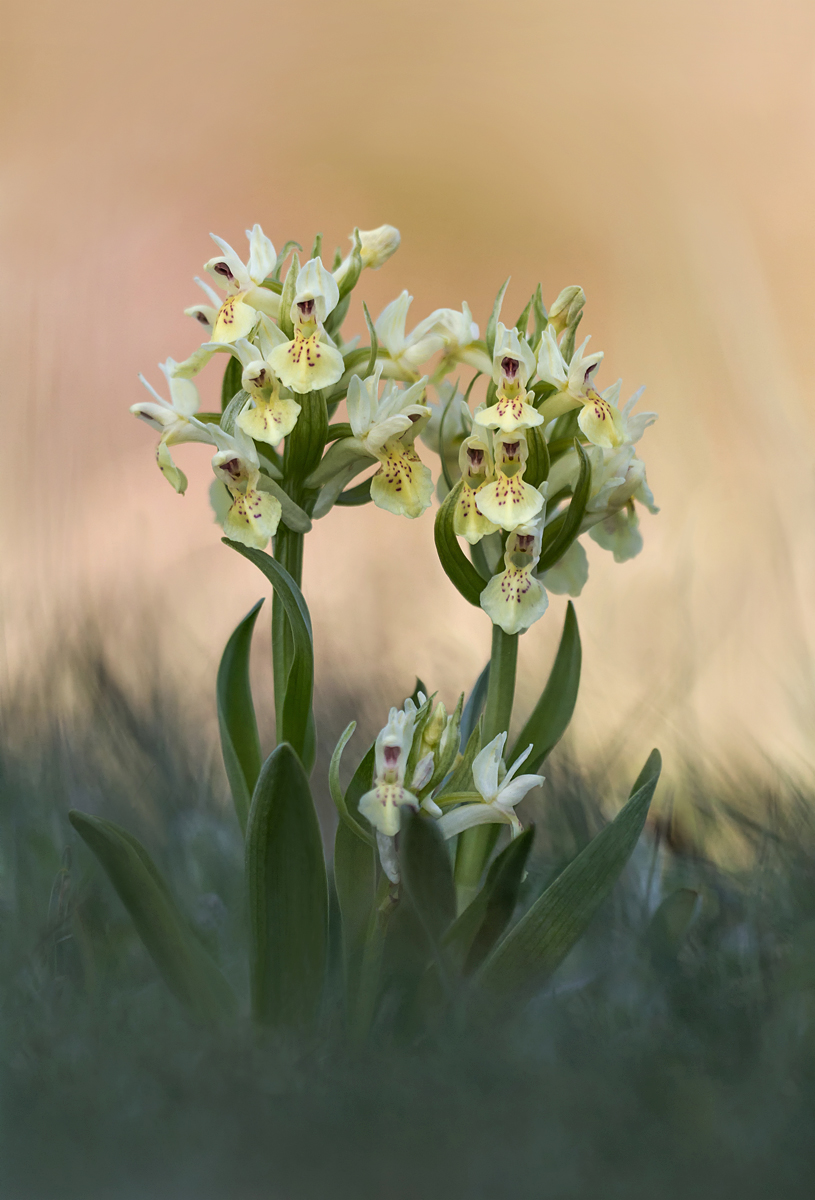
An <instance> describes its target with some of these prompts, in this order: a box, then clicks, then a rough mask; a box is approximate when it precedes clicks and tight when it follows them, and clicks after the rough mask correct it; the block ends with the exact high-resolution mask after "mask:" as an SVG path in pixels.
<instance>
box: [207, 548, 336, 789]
mask: <svg viewBox="0 0 815 1200" xmlns="http://www.w3.org/2000/svg"><path fill="white" fill-rule="evenodd" d="M222 541H223V542H224V544H225V545H227V546H230V547H231V548H232V549H233V550H236V551H237V552H238V554H242V555H243V557H244V558H248V559H249V561H250V562H252V563H254V564H255V566H256V567H258V568H259V569H260V570H261V571H262V572H263V574H264V575H265V576H266V578H267V579H268V580H269V582H270V583H271V585H272V587H273V588H274V590H275V595H276V596H277V597H278V598H279V599H280V602H281V603H282V605H283V608H284V611H285V613H286V618H287V620H288V624H289V629H290V631H291V636H292V641H293V654H292V663H291V669H290V670H289V674H288V679H287V681H286V690H285V697H284V700H283V716H282V721H281V726H280V728H281V735H282V740H283V741H285V742H289V743H290V744H291V745H292V746H293V747H294V751H295V753H296V754H298V755H299V756H300V759H301V761H302V762H303V763H304V764H305V765H307V767H308V768H309V769H310V768H311V766H312V765H313V761H314V760H313V740H314V729H313V725H312V724H311V697H312V693H313V691H314V647H313V645H312V640H311V618H310V617H309V613H308V609H307V608H306V602H305V600H304V599H303V593H302V592H301V591H300V589H299V587H298V586H297V584H296V583H295V582H294V580H293V579H292V577H291V575H290V574H289V573H288V571H287V570H286V569H285V568H284V567H282V566H281V565H280V563H279V562H277V561H276V560H275V559H274V558H272V556H271V555H270V554H267V553H266V552H265V551H264V550H255V549H254V548H253V547H251V546H243V545H240V543H238V542H231V541H230V540H229V538H222Z"/></svg>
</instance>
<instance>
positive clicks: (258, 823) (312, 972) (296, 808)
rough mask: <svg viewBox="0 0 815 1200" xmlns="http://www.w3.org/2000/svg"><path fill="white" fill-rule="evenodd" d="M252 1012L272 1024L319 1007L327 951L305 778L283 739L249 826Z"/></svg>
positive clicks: (320, 872)
mask: <svg viewBox="0 0 815 1200" xmlns="http://www.w3.org/2000/svg"><path fill="white" fill-rule="evenodd" d="M246 884H247V894H248V902H249V929H250V939H251V979H252V1012H253V1015H254V1017H255V1019H256V1020H258V1021H261V1022H264V1023H267V1024H273V1025H295V1026H304V1025H308V1024H310V1023H311V1022H312V1021H313V1020H314V1018H315V1017H316V1015H317V1011H318V1009H319V1006H320V1001H321V999H322V995H323V987H324V985H325V972H326V961H327V952H328V884H327V880H326V871H325V861H324V859H323V843H322V839H321V837H320V826H319V824H318V821H317V814H316V813H315V811H314V803H313V801H312V798H311V792H310V791H309V786H308V780H307V778H306V774H305V771H304V770H303V767H302V764H301V762H300V760H299V758H298V757H297V755H296V754H295V752H294V750H293V748H292V747H291V746H290V745H288V743H286V742H282V743H281V745H279V746H278V747H277V748H276V749H275V750H273V751H272V753H271V754H270V755H269V757H268V758H267V760H266V762H265V763H264V765H263V770H262V771H261V773H260V778H259V779H258V782H257V787H256V788H255V793H254V796H253V797H252V807H251V809H250V810H249V823H248V826H247V829H246Z"/></svg>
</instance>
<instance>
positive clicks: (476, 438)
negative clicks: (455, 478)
mask: <svg viewBox="0 0 815 1200" xmlns="http://www.w3.org/2000/svg"><path fill="white" fill-rule="evenodd" d="M458 466H459V471H460V472H461V478H462V479H463V481H464V482H463V484H462V488H461V491H460V492H459V494H458V501H457V502H456V507H455V511H454V512H453V530H454V532H455V533H456V535H457V536H458V537H463V538H465V539H466V541H468V542H469V543H470V545H471V546H474V545H475V544H476V542H480V541H481V539H482V538H483V537H486V536H487V535H488V534H490V533H497V531H498V526H497V525H496V524H494V522H492V521H490V520H489V518H488V517H485V516H484V514H483V513H482V512H481V511H480V510H479V508H478V505H477V503H476V501H477V497H478V494H479V492H480V491H481V489H482V488H484V487H486V486H487V484H489V483H492V482H493V481H494V479H495V468H494V464H493V459H492V450H491V448H490V444H489V434H487V433H482V432H481V430H479V429H476V432H475V433H472V434H470V436H469V437H468V438H465V439H464V441H463V442H462V444H461V447H460V449H459V457H458Z"/></svg>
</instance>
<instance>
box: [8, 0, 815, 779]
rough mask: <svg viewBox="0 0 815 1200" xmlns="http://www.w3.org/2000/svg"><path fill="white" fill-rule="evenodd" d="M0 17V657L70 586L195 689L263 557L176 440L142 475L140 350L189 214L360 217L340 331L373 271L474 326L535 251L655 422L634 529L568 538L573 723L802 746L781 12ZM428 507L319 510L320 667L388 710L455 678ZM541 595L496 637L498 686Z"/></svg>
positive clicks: (791, 97)
mask: <svg viewBox="0 0 815 1200" xmlns="http://www.w3.org/2000/svg"><path fill="white" fill-rule="evenodd" d="M3 27H4V36H3V39H2V45H0V56H1V58H2V61H1V62H0V94H1V95H2V126H1V129H2V132H1V133H0V139H1V140H0V147H1V149H0V162H2V191H1V192H0V206H1V211H2V220H1V224H2V228H1V229H0V238H1V239H2V250H1V251H0V276H2V293H0V294H2V297H3V320H2V323H0V355H1V356H2V357H1V363H0V380H1V381H2V382H1V383H0V405H1V406H2V408H1V411H2V420H3V438H2V446H3V470H2V472H0V489H1V494H0V499H1V500H2V509H1V510H0V511H2V513H3V520H2V524H0V555H2V558H1V559H0V562H1V563H2V569H1V571H0V589H1V590H0V599H1V600H2V623H1V624H0V635H2V654H3V659H2V678H3V681H4V684H6V685H8V686H12V685H13V682H14V680H15V679H16V678H17V677H18V676H19V674H20V673H21V672H23V673H26V672H32V671H35V670H43V669H44V670H46V671H47V669H48V662H49V656H50V655H52V654H53V653H54V648H55V646H57V645H58V644H59V643H60V642H61V641H64V640H65V639H67V638H69V637H70V636H71V635H72V630H74V629H75V628H76V627H77V625H78V623H80V622H81V621H82V620H84V619H85V618H86V616H87V614H90V616H91V619H92V620H93V621H94V622H95V623H96V625H97V626H98V628H99V629H100V630H101V631H102V633H103V635H104V636H106V637H107V638H108V639H109V640H111V641H112V643H113V644H114V645H115V646H117V647H118V652H119V654H120V657H121V660H122V661H123V662H127V661H132V662H133V663H134V666H135V667H137V666H138V661H139V656H138V654H137V650H138V647H139V646H143V643H144V638H145V637H146V636H147V637H149V638H151V639H152V641H153V645H154V646H157V647H158V648H159V649H160V650H161V651H162V652H163V653H166V655H167V656H168V658H169V659H170V660H171V661H172V663H173V664H174V666H175V668H177V669H178V671H179V672H180V673H183V675H184V677H185V678H186V679H187V680H188V681H189V685H190V689H191V693H193V694H195V695H196V696H198V695H209V694H211V690H212V686H213V681H214V671H215V666H216V663H217V657H218V654H219V653H220V649H221V646H222V644H223V641H224V639H225V637H226V636H227V634H228V632H229V630H230V629H231V628H232V626H233V625H234V624H235V622H236V621H237V620H238V619H239V618H240V616H241V615H242V614H243V613H244V612H245V611H246V610H247V609H248V607H249V606H250V604H251V603H253V602H254V600H255V599H256V598H257V597H258V596H259V595H260V594H262V592H263V586H262V584H261V583H260V581H259V577H258V576H257V574H256V573H255V572H254V571H253V568H252V567H251V566H250V565H249V564H247V563H245V562H243V561H241V560H238V559H237V557H236V556H235V555H233V554H231V553H230V552H229V551H228V550H227V549H226V548H224V547H223V546H221V544H220V542H219V539H218V536H217V530H216V528H215V527H214V526H213V524H212V517H211V514H210V511H209V507H208V502H207V494H206V484H207V482H208V478H209V465H208V456H207V455H206V452H205V451H203V450H201V449H200V448H196V447H185V448H182V449H181V450H180V451H179V454H178V459H179V461H180V463H181V465H182V466H183V467H184V469H185V470H186V471H187V472H188V474H189V475H190V479H191V483H190V488H189V492H188V494H187V496H186V497H185V498H184V499H181V498H179V497H177V496H176V495H175V494H174V493H173V492H172V491H171V490H170V488H169V487H168V486H167V484H166V483H165V482H164V480H163V479H162V478H161V476H160V474H159V473H158V471H157V470H156V468H155V465H154V463H153V446H154V441H155V438H154V435H153V434H152V433H151V431H150V430H148V429H147V428H146V427H145V426H144V425H142V424H139V423H137V422H136V421H135V420H134V419H133V418H132V417H131V416H130V415H129V413H128V407H129V405H130V404H132V403H133V402H134V401H136V400H138V399H142V398H143V392H142V389H141V386H140V384H139V383H138V381H137V379H136V375H137V372H139V371H144V372H145V373H146V374H147V375H148V377H149V378H151V380H152V381H153V382H154V383H156V384H158V383H159V382H160V379H161V377H160V374H159V372H158V370H157V368H156V365H155V364H156V363H157V362H158V361H159V360H163V359H164V358H165V357H166V356H167V355H168V354H172V355H173V356H174V357H176V358H179V359H180V358H182V357H184V356H185V355H186V354H187V353H188V352H189V351H190V350H191V349H192V348H193V347H194V346H195V345H196V344H197V342H198V341H199V340H200V339H199V338H198V328H197V326H195V325H194V324H193V323H192V322H191V321H190V320H189V318H186V317H184V316H183V313H182V309H183V308H184V307H185V306H186V305H189V304H191V303H193V302H195V300H197V299H198V298H199V296H198V292H197V289H196V288H195V286H194V285H193V283H192V276H193V275H194V274H195V273H198V272H200V269H201V265H202V263H203V262H204V261H205V260H206V259H207V258H208V257H210V254H211V243H210V241H209V238H208V233H209V231H210V230H213V231H215V232H217V233H219V234H220V235H221V236H223V237H225V238H226V239H227V240H229V241H230V242H232V243H233V244H235V246H236V247H238V248H241V247H242V246H243V245H244V244H245V243H244V241H243V230H244V229H245V228H246V227H247V226H250V225H251V224H252V223H253V222H255V221H260V223H261V224H262V225H263V227H264V230H265V231H266V232H267V233H268V234H269V235H270V236H271V237H272V239H273V240H274V241H275V243H276V244H277V245H278V246H279V245H281V244H282V243H283V241H285V240H286V239H287V238H289V237H292V238H296V239H298V240H299V241H301V242H302V243H303V244H304V245H306V244H307V243H308V244H310V243H311V239H312V237H313V234H314V232H315V231H316V230H318V229H319V230H322V232H323V233H324V235H325V237H326V241H327V244H328V245H329V246H330V247H333V246H334V245H335V244H340V245H342V246H346V245H347V244H348V243H347V241H346V239H347V236H348V234H349V233H350V232H351V230H352V228H353V226H354V225H359V226H360V227H362V228H371V227H373V226H375V225H378V224H380V223H382V222H390V223H393V224H395V225H398V226H399V228H400V229H401V231H402V237H403V243H402V249H401V250H400V252H399V254H398V255H397V257H395V258H394V259H392V260H391V262H390V263H389V264H388V265H387V266H386V267H385V268H384V269H383V270H381V271H380V272H378V273H376V274H374V273H370V272H368V273H366V275H365V276H364V278H363V282H362V285H361V286H360V288H359V289H358V292H357V293H356V296H357V297H358V298H359V299H358V300H356V302H355V305H354V307H353V309H352V315H351V322H350V323H351V326H352V327H356V328H357V329H361V328H362V319H361V305H360V303H359V301H360V300H361V299H363V298H364V299H366V300H367V303H368V305H369V307H370V308H371V310H372V311H373V312H375V313H376V312H378V311H380V310H381V308H382V307H383V306H384V304H385V303H387V302H388V301H389V300H390V299H392V298H393V297H394V296H396V295H397V294H398V293H399V291H400V290H401V289H402V288H403V287H407V288H408V289H409V290H410V292H411V294H412V295H413V296H414V297H415V301H414V305H413V310H412V315H413V314H415V317H416V319H417V320H418V319H419V318H420V317H422V316H424V315H425V314H426V313H427V312H428V311H430V310H431V309H432V308H435V307H438V306H441V305H445V306H448V305H449V306H453V307H457V306H459V305H460V304H461V302H462V300H465V299H466V300H467V301H468V302H469V303H470V305H471V307H472V310H473V312H474V314H475V317H476V319H477V320H478V321H479V323H480V325H481V328H482V330H483V328H484V325H485V323H486V317H487V314H488V312H489V309H490V307H491V304H492V299H493V296H494V294H495V292H496V290H497V288H498V286H499V285H500V283H501V282H502V281H503V279H504V278H505V276H506V275H507V274H511V275H512V283H511V287H510V291H509V294H508V300H507V304H508V310H509V312H510V314H512V315H514V314H515V312H516V310H517V311H520V309H521V307H522V306H523V304H524V303H525V301H526V299H527V297H528V295H529V293H530V292H531V290H532V289H533V288H534V286H535V285H536V284H537V283H538V281H539V280H540V281H541V282H542V284H543V293H544V298H545V300H546V301H547V302H548V303H551V301H552V300H553V299H554V297H555V296H556V294H557V293H558V291H559V290H560V288H561V287H562V286H564V285H566V284H570V283H581V284H582V285H583V286H584V288H585V289H586V292H587V294H588V298H589V303H588V309H587V314H586V317H585V318H584V323H583V327H582V329H581V332H583V331H585V332H590V333H591V334H592V337H593V342H592V345H593V346H596V347H597V348H600V349H603V350H604V351H605V353H606V360H605V363H604V366H603V375H602V377H601V381H602V382H603V384H604V385H607V384H608V383H611V382H613V380H614V379H616V378H617V376H618V375H622V377H623V380H624V387H625V388H626V389H627V392H629V393H630V391H632V390H633V389H634V388H636V387H637V386H639V385H640V384H642V383H644V384H646V385H647V392H646V397H645V403H646V405H647V407H648V408H653V409H656V410H657V411H659V413H660V420H659V422H658V423H657V425H656V426H655V427H653V428H652V429H650V430H649V431H648V433H647V434H646V437H645V440H644V442H643V444H642V456H643V457H644V458H645V460H646V462H647V464H648V472H649V479H650V482H651V484H652V487H653V490H654V492H655V495H656V498H657V502H658V503H659V504H660V505H661V506H662V512H661V513H660V515H659V516H658V517H649V516H648V515H647V514H646V515H644V517H643V532H644V536H645V542H646V546H645V551H644V553H643V554H642V555H641V556H640V558H639V559H637V560H636V561H634V562H632V563H628V564H626V565H624V566H617V565H615V564H614V563H613V561H612V560H611V557H610V555H607V554H605V553H604V552H603V551H601V550H600V549H599V547H596V546H594V544H593V543H589V553H590V560H591V578H590V580H589V585H588V587H587V588H586V591H585V592H584V595H583V596H582V597H581V598H580V600H579V601H578V616H579V619H580V623H581V629H582V633H583V638H584V664H585V675H584V680H585V683H584V687H583V692H582V697H581V700H580V703H579V706H578V712H577V716H576V722H575V736H576V739H577V742H578V744H579V746H581V747H583V748H584V749H586V750H588V751H589V752H602V753H608V752H609V748H612V747H614V746H617V745H621V744H626V745H627V744H629V743H631V742H633V743H635V750H636V756H637V758H639V759H641V758H642V757H643V753H644V752H646V751H647V749H649V748H650V744H652V743H653V742H654V741H656V742H658V743H659V744H660V745H661V746H663V748H664V749H666V750H667V751H668V752H669V753H673V754H675V755H677V756H678V755H682V754H687V753H696V752H698V751H700V750H701V751H703V752H705V753H706V754H708V755H712V756H714V757H715V758H716V759H717V760H721V759H726V758H727V757H728V756H730V755H733V754H739V755H740V756H742V757H743V756H745V755H746V756H748V757H749V758H750V759H751V760H754V762H755V763H756V764H761V763H762V762H763V761H764V758H765V756H769V757H771V758H772V759H774V760H775V761H782V762H783V763H784V764H785V765H786V766H788V767H790V768H791V769H793V770H795V771H798V770H807V769H809V767H810V765H811V764H812V761H813V758H815V739H813V736H812V726H813V718H815V674H814V673H813V657H812V646H813V636H814V635H815V626H814V622H813V614H814V613H815V603H814V601H815V596H814V595H813V585H814V584H815V537H813V529H812V526H813V515H815V472H813V461H815V451H814V450H813V433H815V419H814V417H813V408H812V403H811V400H810V391H809V388H810V384H809V377H810V357H811V352H812V343H813V332H812V331H813V317H815V224H814V223H813V211H814V206H815V9H814V8H813V6H812V5H811V4H809V3H807V2H806V0H774V3H772V4H770V3H768V2H767V0H762V2H760V3H757V2H755V0H605V2H604V0H576V2H574V3H571V4H568V5H564V4H555V3H553V2H551V0H517V2H516V3H515V4H513V5H511V6H500V5H496V4H494V3H491V2H488V0H462V2H456V0H410V2H407V0H345V2H344V3H342V4H337V3H328V2H327V0H311V2H310V3H304V4H299V5H294V4H284V3H280V2H279V0H264V2H260V0H233V2H232V3H231V4H229V5H224V4H216V3H213V0H198V2H197V3H195V4H193V3H191V2H190V0H180V2H179V0H161V2H158V0H141V2H140V3H139V4H134V5H125V4H121V3H111V2H110V0H75V2H74V3H73V4H71V5H65V4H61V3H57V2H56V0H31V2H30V3H28V4H26V5H15V6H11V5H7V6H6V8H5V11H4V15H3ZM218 374H219V371H218V369H217V367H216V366H213V370H212V373H211V374H210V375H209V376H208V377H207V381H206V382H205V383H204V384H203V390H204V394H205V396H208V397H209V398H212V399H214V397H215V396H216V394H217V390H218V378H217V377H218ZM426 459H427V461H431V460H432V456H430V454H429V452H426ZM432 521H433V513H432V512H428V513H426V514H425V515H424V517H423V518H422V519H421V520H419V521H417V522H412V523H409V522H407V521H404V520H398V519H396V518H394V517H392V516H390V515H389V514H387V513H384V512H380V511H378V510H376V509H374V508H373V507H371V506H369V507H367V508H365V509H361V510H360V509H356V510H342V511H340V510H336V511H335V512H332V514H331V515H330V517H329V518H327V519H326V520H325V521H324V522H321V523H319V524H318V525H317V528H316V532H315V533H314V534H313V535H311V537H310V538H309V542H308V543H307V546H308V564H307V567H306V571H305V578H304V590H305V592H306V595H307V599H308V602H309V604H310V606H311V610H312V614H313V618H314V625H315V635H316V638H317V640H318V643H319V653H321V654H322V660H321V661H322V667H321V670H322V675H321V677H320V678H319V679H318V686H320V687H322V688H324V689H325V688H327V687H329V686H331V681H332V680H336V679H337V678H341V679H342V680H343V683H344V685H345V686H347V687H348V688H349V690H350V691H353V690H358V689H359V688H368V689H370V690H372V691H375V692H377V693H381V694H382V695H386V696H387V698H388V700H389V701H390V700H392V699H396V698H398V696H399V695H400V694H401V695H402V696H403V695H405V694H406V693H407V692H409V691H410V690H411V689H412V686H413V677H414V674H415V673H416V672H418V673H419V674H421V675H422V676H423V678H425V679H426V681H427V682H428V684H430V685H431V686H433V687H434V688H435V687H438V688H440V689H441V692H442V695H443V696H444V697H445V698H446V699H448V700H452V699H454V694H455V693H457V691H458V690H459V689H460V688H464V687H467V686H469V685H470V684H471V683H472V682H473V680H474V679H475V677H476V675H477V674H478V672H479V670H480V668H481V666H482V665H483V662H484V661H485V660H486V657H487V654H488V646H489V627H488V624H487V620H486V618H485V617H484V616H483V614H480V613H478V612H476V611H474V610H470V609H468V606H467V605H466V604H465V603H464V601H463V600H461V599H460V598H459V597H458V596H457V594H456V593H455V592H454V591H453V590H452V588H451V586H450V585H449V584H448V583H447V581H446V579H445V577H444V575H443V574H442V572H441V569H440V567H439V566H438V563H437V562H436V559H435V555H434V551H433V544H432ZM563 603H564V602H563V601H562V600H560V599H557V598H556V599H555V600H554V601H553V604H552V606H551V609H550V613H549V614H548V615H547V617H546V618H545V619H544V620H542V621H541V622H540V623H539V624H538V625H537V626H536V627H535V628H534V630H533V631H532V632H531V633H530V634H529V635H528V636H527V637H526V638H525V640H524V642H523V656H522V660H521V666H520V670H521V679H522V684H523V687H524V689H526V693H527V694H528V696H530V697H531V693H532V689H533V688H534V687H535V686H536V685H537V686H538V688H539V686H540V683H541V680H542V677H543V675H544V674H545V672H546V671H547V670H548V665H549V662H550V661H551V658H552V655H553V653H554V646H555V644H556V640H557V637H558V635H559V627H560V618H561V614H562V610H563ZM258 669H259V670H261V669H262V668H260V667H259V668H258ZM348 715H349V717H350V715H352V714H351V713H349V714H348Z"/></svg>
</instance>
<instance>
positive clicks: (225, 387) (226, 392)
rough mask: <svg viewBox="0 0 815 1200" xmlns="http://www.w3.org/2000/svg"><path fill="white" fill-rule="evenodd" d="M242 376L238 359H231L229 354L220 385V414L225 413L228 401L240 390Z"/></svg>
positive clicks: (241, 368)
mask: <svg viewBox="0 0 815 1200" xmlns="http://www.w3.org/2000/svg"><path fill="white" fill-rule="evenodd" d="M242 375H243V367H242V366H241V362H240V359H238V358H233V357H232V355H231V354H230V356H229V360H228V362H227V364H226V369H225V371H224V378H223V382H222V383H221V412H225V411H226V407H227V405H228V404H229V401H230V400H231V399H232V397H233V396H235V395H236V394H237V393H238V392H239V391H240V390H241V377H242Z"/></svg>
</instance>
